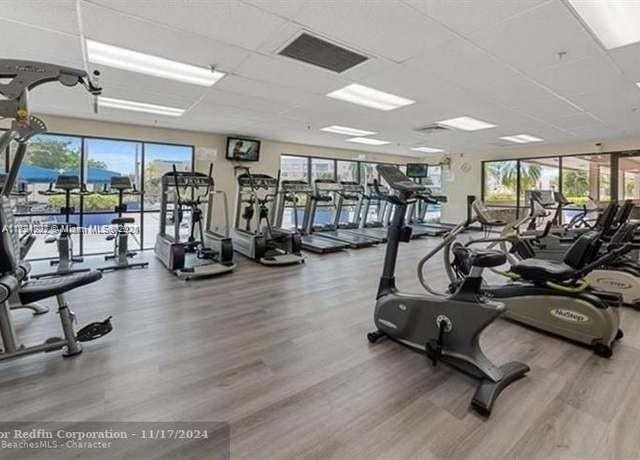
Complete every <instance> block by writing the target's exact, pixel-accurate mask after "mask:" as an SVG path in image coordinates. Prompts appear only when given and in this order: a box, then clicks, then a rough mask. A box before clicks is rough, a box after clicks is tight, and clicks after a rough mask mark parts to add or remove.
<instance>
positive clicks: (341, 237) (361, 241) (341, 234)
mask: <svg viewBox="0 0 640 460" xmlns="http://www.w3.org/2000/svg"><path fill="white" fill-rule="evenodd" d="M316 235H318V236H321V237H323V238H330V239H333V240H337V241H342V242H344V243H348V244H349V246H350V247H352V248H364V247H366V246H373V245H374V244H377V243H378V241H376V240H372V239H371V238H367V237H365V236H358V235H355V234H353V233H349V232H346V231H344V230H331V231H326V230H325V231H320V232H318V233H316Z"/></svg>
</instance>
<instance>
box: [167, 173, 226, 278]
mask: <svg viewBox="0 0 640 460" xmlns="http://www.w3.org/2000/svg"><path fill="white" fill-rule="evenodd" d="M180 188H185V189H190V190H191V198H187V197H184V196H183V194H181V193H180ZM203 188H204V192H202V193H199V192H200V190H201V189H203ZM214 188H215V182H214V180H213V163H211V164H210V165H209V174H208V175H207V174H203V173H200V172H188V171H178V170H177V169H176V165H173V171H171V172H168V173H165V174H164V175H163V176H162V196H161V201H160V231H159V232H158V235H157V236H156V245H155V247H154V252H155V254H156V257H157V258H158V259H160V261H161V262H162V263H163V264H164V266H165V267H167V268H168V269H169V270H171V271H172V272H174V273H175V274H176V275H177V276H178V278H181V279H184V280H190V279H194V278H203V277H208V276H216V275H221V274H223V273H228V272H231V271H233V270H234V269H235V268H236V264H235V261H234V258H233V244H232V242H231V238H229V236H228V235H221V234H219V233H216V232H213V231H212V230H211V227H212V222H213V216H212V214H213V208H212V207H211V200H212V199H213V198H212V197H213V193H214V192H213V190H214ZM171 191H173V193H172V194H171V195H173V202H171V201H172V200H171V199H170V197H169V195H170V192H171ZM220 193H222V194H224V192H221V191H220ZM207 200H208V203H209V212H208V214H207V220H206V229H205V228H204V226H203V224H202V220H203V213H202V209H201V206H202V205H203V204H204V203H205V201H207ZM225 201H226V195H225ZM169 204H172V208H171V209H170V208H169ZM185 209H186V210H188V212H189V214H190V215H191V224H190V227H189V236H188V238H187V240H186V241H182V240H181V237H180V229H181V227H182V221H183V219H184V214H185ZM224 211H225V213H224V214H225V216H224V217H225V223H226V222H228V219H227V215H226V214H227V213H226V211H227V209H226V208H225V210H224ZM167 224H170V225H171V227H172V228H173V235H170V234H168V232H167ZM196 229H197V230H198V234H197V237H196Z"/></svg>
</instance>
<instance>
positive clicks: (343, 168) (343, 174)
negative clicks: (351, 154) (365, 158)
mask: <svg viewBox="0 0 640 460" xmlns="http://www.w3.org/2000/svg"><path fill="white" fill-rule="evenodd" d="M336 168H337V171H338V180H339V181H345V182H358V163H357V162H355V161H338V162H337V163H336Z"/></svg>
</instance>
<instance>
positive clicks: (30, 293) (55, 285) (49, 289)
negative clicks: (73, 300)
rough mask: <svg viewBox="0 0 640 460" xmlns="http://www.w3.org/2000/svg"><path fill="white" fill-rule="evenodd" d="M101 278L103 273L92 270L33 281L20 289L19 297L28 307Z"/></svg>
mask: <svg viewBox="0 0 640 460" xmlns="http://www.w3.org/2000/svg"><path fill="white" fill-rule="evenodd" d="M101 278H102V273H100V272H99V271H97V270H92V271H89V272H82V273H74V274H71V275H66V276H57V277H52V278H42V279H38V280H32V281H28V282H26V283H25V284H23V285H22V286H21V287H20V291H19V292H18V295H19V296H20V302H22V304H24V305H27V304H30V303H33V302H37V301H39V300H42V299H46V298H49V297H53V296H56V295H59V294H64V293H65V292H67V291H70V290H72V289H75V288H77V287H80V286H85V285H87V284H91V283H94V282H96V281H98V280H99V279H101Z"/></svg>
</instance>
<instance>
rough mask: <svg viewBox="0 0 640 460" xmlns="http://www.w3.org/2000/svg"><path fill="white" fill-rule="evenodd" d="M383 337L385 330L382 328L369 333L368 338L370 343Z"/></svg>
mask: <svg viewBox="0 0 640 460" xmlns="http://www.w3.org/2000/svg"><path fill="white" fill-rule="evenodd" d="M382 337H384V332H382V331H380V330H377V331H373V332H369V333H367V340H368V341H369V342H370V343H376V342H377V341H378V340H379V339H380V338H382Z"/></svg>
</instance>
